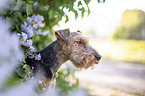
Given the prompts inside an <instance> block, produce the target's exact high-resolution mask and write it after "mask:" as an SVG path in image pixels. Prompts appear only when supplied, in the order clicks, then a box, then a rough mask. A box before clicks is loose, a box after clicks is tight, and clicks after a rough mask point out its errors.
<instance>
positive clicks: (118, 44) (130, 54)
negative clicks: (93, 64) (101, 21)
mask: <svg viewBox="0 0 145 96" xmlns="http://www.w3.org/2000/svg"><path fill="white" fill-rule="evenodd" d="M92 45H95V46H94V47H95V48H96V49H97V50H99V53H100V54H101V55H102V57H103V58H105V59H111V60H117V61H124V62H132V63H144V64H145V41H136V40H93V42H92Z"/></svg>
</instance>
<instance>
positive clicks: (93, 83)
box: [76, 60, 145, 96]
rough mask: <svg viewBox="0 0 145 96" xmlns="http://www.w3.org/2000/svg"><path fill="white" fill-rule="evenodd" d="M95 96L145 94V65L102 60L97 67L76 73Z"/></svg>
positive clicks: (144, 95) (135, 95) (143, 95)
mask: <svg viewBox="0 0 145 96" xmlns="http://www.w3.org/2000/svg"><path fill="white" fill-rule="evenodd" d="M76 76H77V77H78V78H79V79H80V81H81V83H80V84H81V85H82V86H83V87H87V88H88V89H91V90H93V93H92V94H93V96H112V95H113V96H145V65H143V64H132V63H123V62H113V61H104V60H102V61H101V62H100V64H98V65H97V66H96V67H95V69H93V70H91V69H88V70H85V71H84V70H83V71H80V72H77V73H76Z"/></svg>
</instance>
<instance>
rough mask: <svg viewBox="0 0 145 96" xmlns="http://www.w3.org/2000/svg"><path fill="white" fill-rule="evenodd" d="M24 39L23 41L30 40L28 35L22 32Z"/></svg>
mask: <svg viewBox="0 0 145 96" xmlns="http://www.w3.org/2000/svg"><path fill="white" fill-rule="evenodd" d="M22 38H23V41H26V39H27V38H28V36H27V34H26V33H24V32H22Z"/></svg>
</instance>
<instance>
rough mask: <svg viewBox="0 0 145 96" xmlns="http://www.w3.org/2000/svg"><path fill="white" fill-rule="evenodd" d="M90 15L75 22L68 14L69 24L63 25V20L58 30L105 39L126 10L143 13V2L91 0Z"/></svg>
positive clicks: (133, 0) (144, 3)
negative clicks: (77, 32) (137, 10)
mask: <svg viewBox="0 0 145 96" xmlns="http://www.w3.org/2000/svg"><path fill="white" fill-rule="evenodd" d="M89 7H90V10H91V14H90V15H89V16H87V15H85V16H84V18H83V19H82V18H81V16H79V17H78V19H77V20H75V17H74V14H73V13H72V12H70V13H69V14H68V16H69V20H70V21H69V22H68V23H66V24H65V23H64V20H65V19H64V18H63V19H62V21H60V22H59V24H60V27H59V28H58V29H64V28H70V30H71V31H76V30H80V31H82V32H86V31H90V32H93V33H95V35H96V36H100V37H107V36H109V35H110V34H111V33H112V32H113V31H114V30H115V28H116V27H117V26H119V24H120V20H121V16H122V13H123V12H124V11H125V10H126V9H129V10H133V9H140V10H143V11H145V0H106V2H105V3H99V4H98V2H97V0H91V2H90V3H89Z"/></svg>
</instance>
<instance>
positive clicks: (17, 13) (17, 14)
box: [14, 12, 24, 24]
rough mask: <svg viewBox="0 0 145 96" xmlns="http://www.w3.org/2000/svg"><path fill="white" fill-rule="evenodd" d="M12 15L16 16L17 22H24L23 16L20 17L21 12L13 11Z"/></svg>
mask: <svg viewBox="0 0 145 96" xmlns="http://www.w3.org/2000/svg"><path fill="white" fill-rule="evenodd" d="M14 17H15V18H17V19H18V21H19V22H21V23H23V24H24V20H23V17H22V13H21V12H15V13H14Z"/></svg>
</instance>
